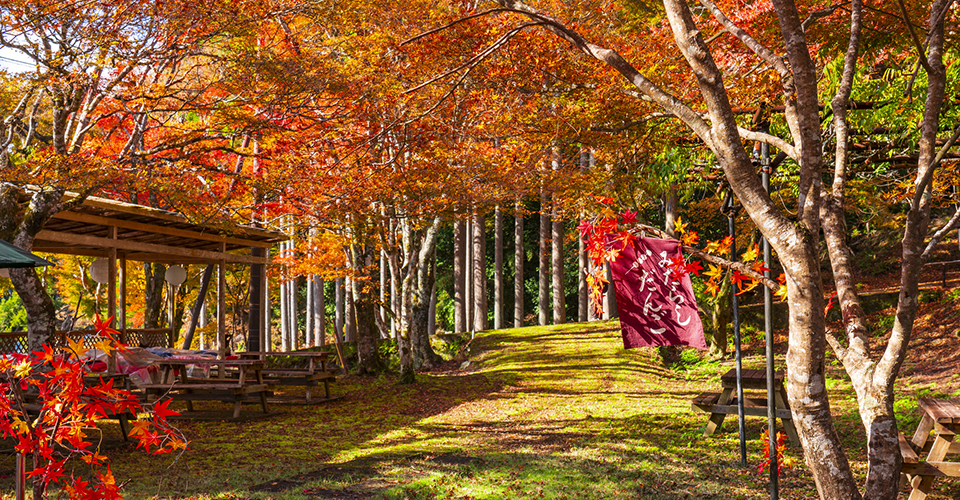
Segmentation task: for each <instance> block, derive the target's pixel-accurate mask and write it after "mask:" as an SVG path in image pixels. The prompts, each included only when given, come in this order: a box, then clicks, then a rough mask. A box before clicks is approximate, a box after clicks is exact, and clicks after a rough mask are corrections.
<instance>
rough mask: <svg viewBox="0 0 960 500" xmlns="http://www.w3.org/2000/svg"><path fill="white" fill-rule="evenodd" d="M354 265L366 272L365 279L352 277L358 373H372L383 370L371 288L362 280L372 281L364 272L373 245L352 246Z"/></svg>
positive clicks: (370, 265)
mask: <svg viewBox="0 0 960 500" xmlns="http://www.w3.org/2000/svg"><path fill="white" fill-rule="evenodd" d="M351 253H352V255H353V268H354V270H355V271H356V272H357V273H360V274H363V275H365V277H366V278H368V279H367V280H362V279H351V280H350V281H351V285H352V286H353V288H352V292H353V293H352V294H351V295H352V296H353V307H354V310H355V316H356V323H355V325H356V326H355V328H356V340H357V356H358V357H359V362H358V366H357V370H358V373H359V374H360V375H375V374H378V373H380V372H381V371H382V370H383V363H382V361H381V359H380V351H379V349H378V348H377V347H378V344H379V338H380V334H379V332H378V331H377V328H376V322H375V319H374V311H373V308H374V297H373V288H372V287H368V286H364V281H371V278H372V276H369V275H368V274H367V273H368V272H369V270H370V269H371V268H372V267H373V248H372V247H371V246H370V245H360V244H353V245H351Z"/></svg>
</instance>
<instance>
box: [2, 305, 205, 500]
mask: <svg viewBox="0 0 960 500" xmlns="http://www.w3.org/2000/svg"><path fill="white" fill-rule="evenodd" d="M111 321H112V318H109V319H107V320H105V321H102V320H100V318H97V321H96V326H97V329H98V333H99V334H100V335H102V336H103V337H104V340H103V341H102V342H100V343H98V346H99V345H100V344H105V347H108V348H109V350H110V351H115V350H122V349H123V346H121V345H118V344H117V343H116V341H115V340H114V339H113V337H112V335H111V333H116V332H115V331H114V330H112V329H111V328H110V327H109V325H110V323H111ZM77 344H78V343H76V342H74V343H73V345H70V346H69V347H68V348H66V349H55V348H53V347H51V346H44V348H43V350H41V351H35V352H33V353H31V354H30V355H22V354H14V355H8V356H6V357H3V358H0V373H2V376H0V379H2V380H4V382H2V383H0V391H3V393H4V395H5V397H4V398H0V434H2V435H3V437H4V438H13V439H15V440H16V442H17V444H16V446H15V449H16V451H17V453H22V454H25V455H27V456H29V457H32V459H33V469H32V470H30V471H29V472H28V474H27V475H28V476H29V477H30V478H32V481H33V487H34V488H35V489H37V488H38V489H40V491H46V489H47V488H48V487H49V486H50V485H54V484H55V485H59V486H60V487H61V488H62V491H64V492H66V493H67V496H68V497H69V498H71V499H74V498H75V499H94V498H96V499H104V498H122V497H121V496H120V485H118V484H117V482H116V479H115V478H114V476H113V472H112V471H111V470H110V466H109V463H108V460H107V457H105V456H104V455H101V454H100V449H99V447H98V446H99V444H98V443H95V442H94V441H93V440H89V439H87V437H88V436H87V434H86V432H85V429H90V428H91V427H95V425H96V420H97V419H99V418H103V417H107V416H112V415H119V414H124V413H130V414H133V415H137V414H140V413H145V412H149V413H152V415H151V417H150V419H149V420H138V421H136V422H134V423H133V429H134V430H133V431H132V432H131V433H130V435H131V437H133V438H134V439H137V440H138V441H139V446H142V447H144V448H145V449H147V450H148V451H149V450H151V449H152V450H153V451H152V453H154V454H159V453H169V452H173V451H176V450H181V449H185V448H186V445H187V443H186V441H185V440H184V439H183V437H182V435H181V434H180V433H179V432H178V431H177V430H176V429H174V428H173V427H171V426H170V424H169V423H168V422H167V417H169V416H171V415H176V414H177V412H175V411H173V410H170V409H168V408H167V405H168V404H169V400H165V401H162V402H159V403H156V404H154V405H152V406H153V411H152V412H150V411H149V410H150V408H144V407H143V405H141V404H140V402H139V400H138V399H137V398H136V397H135V396H133V395H132V394H130V392H129V391H126V390H124V389H120V388H116V387H114V384H113V380H112V379H110V380H100V381H99V382H96V383H92V384H89V385H87V384H85V382H84V375H85V372H84V369H83V364H82V363H81V361H80V356H79V353H78V352H77V351H78V350H79V346H78V345H77ZM104 351H107V349H104ZM28 393H29V394H34V395H35V396H34V397H36V402H37V403H38V406H39V410H37V411H32V412H28V413H26V414H25V413H23V412H22V411H21V408H24V405H25V404H26V401H25V398H26V397H27V394H28ZM32 407H37V406H32ZM139 446H138V447H139ZM64 457H66V458H64ZM76 457H79V458H80V459H81V460H82V461H84V462H86V463H87V464H89V465H90V466H91V467H92V468H93V471H94V474H95V478H94V479H93V480H92V481H85V480H83V479H82V478H81V477H80V476H79V475H76V476H75V475H74V472H73V467H69V464H68V462H69V461H70V460H73V459H75V458H76Z"/></svg>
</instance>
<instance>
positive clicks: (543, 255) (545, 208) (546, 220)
mask: <svg viewBox="0 0 960 500" xmlns="http://www.w3.org/2000/svg"><path fill="white" fill-rule="evenodd" d="M550 229H551V226H550V196H549V195H548V194H547V193H546V191H541V192H540V249H539V252H540V269H539V272H540V275H539V276H540V279H539V286H538V287H537V299H538V300H537V313H538V314H537V319H538V320H539V322H540V326H543V325H546V324H547V310H548V309H549V307H550V260H549V259H550V247H549V246H548V244H547V240H548V238H549V236H550Z"/></svg>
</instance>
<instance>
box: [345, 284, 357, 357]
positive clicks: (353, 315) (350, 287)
mask: <svg viewBox="0 0 960 500" xmlns="http://www.w3.org/2000/svg"><path fill="white" fill-rule="evenodd" d="M356 281H357V280H355V279H354V278H353V277H351V276H347V278H346V280H345V287H344V291H343V297H344V300H343V302H344V308H343V328H344V337H345V339H346V341H347V342H354V341H356V340H357V309H356V303H357V296H356V295H355V294H354V290H356Z"/></svg>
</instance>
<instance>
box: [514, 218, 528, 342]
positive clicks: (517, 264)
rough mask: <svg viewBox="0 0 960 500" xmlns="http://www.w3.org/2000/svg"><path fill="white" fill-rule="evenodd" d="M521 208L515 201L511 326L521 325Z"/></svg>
mask: <svg viewBox="0 0 960 500" xmlns="http://www.w3.org/2000/svg"><path fill="white" fill-rule="evenodd" d="M521 208H523V207H522V204H521V203H520V202H517V215H516V216H514V218H513V220H514V228H513V244H514V248H513V327H514V328H522V327H523V299H524V296H525V295H526V294H525V290H524V286H523V285H524V279H523V261H524V258H525V257H526V253H525V252H524V249H523V214H522V213H521V211H520V209H521Z"/></svg>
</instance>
